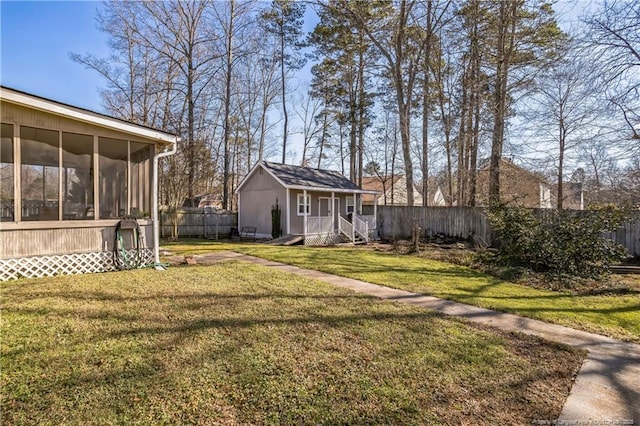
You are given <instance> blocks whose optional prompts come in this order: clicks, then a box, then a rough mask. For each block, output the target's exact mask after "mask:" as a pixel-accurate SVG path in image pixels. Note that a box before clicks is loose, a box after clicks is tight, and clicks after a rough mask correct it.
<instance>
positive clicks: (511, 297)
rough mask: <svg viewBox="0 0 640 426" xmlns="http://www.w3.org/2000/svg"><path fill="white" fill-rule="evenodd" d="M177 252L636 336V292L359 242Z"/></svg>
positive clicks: (210, 246) (189, 247) (639, 302)
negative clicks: (530, 280)
mask: <svg viewBox="0 0 640 426" xmlns="http://www.w3.org/2000/svg"><path fill="white" fill-rule="evenodd" d="M171 247H172V248H173V249H174V250H176V251H177V252H179V253H185V252H194V253H204V252H206V251H211V250H221V249H226V250H235V251H238V252H242V253H246V254H251V255H254V256H258V257H262V258H266V259H270V260H274V261H278V262H283V263H288V264H292V265H296V266H300V267H304V268H310V269H317V270H320V271H323V272H328V273H332V274H336V275H342V276H345V277H350V278H356V279H360V280H363V281H367V282H371V283H374V284H382V285H386V286H390V287H394V288H400V289H404V290H409V291H413V292H417V293H424V294H428V295H432V296H437V297H441V298H445V299H450V300H456V301H459V302H464V303H469V304H471V305H476V306H482V307H485V308H489V309H496V310H499V311H504V312H512V313H515V314H518V315H523V316H527V317H530V318H536V319H540V320H543V321H547V322H550V323H555V324H561V325H565V326H568V327H573V328H577V329H580V330H585V331H590V332H594V333H599V334H603V335H607V336H611V337H614V338H618V339H623V340H627V341H632V342H640V293H639V292H635V293H630V294H624V295H616V294H614V295H606V294H605V295H581V296H577V295H573V294H571V293H568V292H558V291H547V290H541V289H536V288H532V287H528V286H525V285H520V284H513V283H509V282H505V281H501V280H498V279H496V278H493V277H491V276H488V275H485V274H481V273H479V272H476V271H474V270H473V269H470V268H467V267H464V266H457V265H452V264H448V263H443V262H438V261H433V260H428V259H421V258H419V257H415V256H408V255H395V254H389V253H380V252H376V251H373V250H366V249H361V248H311V247H301V246H296V247H280V246H268V245H260V244H224V243H207V242H200V243H193V244H192V243H189V244H180V245H173V246H171Z"/></svg>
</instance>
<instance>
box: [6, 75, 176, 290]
mask: <svg viewBox="0 0 640 426" xmlns="http://www.w3.org/2000/svg"><path fill="white" fill-rule="evenodd" d="M0 93H1V102H2V105H1V106H2V122H1V133H2V135H1V136H2V141H1V144H0V280H6V279H11V278H18V277H38V276H47V275H54V274H64V273H82V272H99V271H107V270H112V269H114V264H113V259H112V251H113V248H114V247H113V246H114V238H115V227H116V225H117V224H118V223H119V222H120V219H121V218H122V217H124V216H132V217H134V218H136V219H137V222H138V224H139V229H140V233H141V239H142V241H143V247H142V248H140V249H139V250H138V253H137V256H140V257H142V259H141V261H140V262H139V263H140V264H144V265H154V264H156V263H158V256H157V249H158V238H157V233H156V232H154V231H155V229H154V228H155V227H156V225H157V220H156V218H157V180H156V176H157V161H158V157H160V156H165V155H170V154H172V153H173V152H175V147H176V143H177V138H176V136H174V135H171V134H169V133H165V132H161V131H158V130H155V129H151V128H147V127H143V126H138V125H135V124H132V123H129V122H126V121H122V120H118V119H115V118H112V117H108V116H105V115H102V114H98V113H95V112H92V111H87V110H84V109H80V108H76V107H73V106H70V105H65V104H62V103H59V102H56V101H52V100H49V99H44V98H40V97H38V96H34V95H31V94H28V93H24V92H20V91H17V90H14V89H9V88H6V87H2V88H1V92H0Z"/></svg>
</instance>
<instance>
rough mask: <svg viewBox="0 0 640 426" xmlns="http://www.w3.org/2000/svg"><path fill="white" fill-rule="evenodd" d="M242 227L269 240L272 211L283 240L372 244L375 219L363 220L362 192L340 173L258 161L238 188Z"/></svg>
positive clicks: (370, 192)
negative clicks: (275, 209)
mask: <svg viewBox="0 0 640 426" xmlns="http://www.w3.org/2000/svg"><path fill="white" fill-rule="evenodd" d="M236 192H237V195H238V228H239V229H240V230H241V229H242V228H243V227H248V226H251V227H255V228H256V236H257V237H258V238H271V236H272V229H271V228H272V220H271V209H272V208H273V207H274V206H275V205H276V203H277V204H278V206H279V207H280V210H281V218H280V223H281V228H282V229H281V231H282V234H283V235H299V236H302V237H303V238H304V241H305V244H330V243H333V242H336V241H337V240H338V238H346V239H349V240H352V241H353V240H355V239H357V238H358V237H360V238H362V239H364V240H368V238H369V231H371V230H373V229H375V214H374V215H373V216H369V217H363V216H362V215H361V214H360V212H361V209H360V206H361V201H362V197H363V196H364V195H375V194H376V191H369V190H363V189H360V188H359V187H358V186H357V185H356V184H354V183H353V182H351V181H350V180H349V179H347V178H345V177H344V176H342V175H341V174H340V173H338V172H334V171H328V170H319V169H312V168H308V167H299V166H291V165H287V164H277V163H270V162H267V161H259V162H258V163H257V164H256V165H255V166H254V167H253V168H252V169H251V171H250V172H249V173H248V174H247V176H246V177H245V178H244V179H243V180H242V182H241V183H240V185H239V186H238V189H237V191H236Z"/></svg>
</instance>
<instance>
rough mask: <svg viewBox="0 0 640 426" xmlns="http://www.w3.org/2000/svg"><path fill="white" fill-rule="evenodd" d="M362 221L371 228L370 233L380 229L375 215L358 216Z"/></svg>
mask: <svg viewBox="0 0 640 426" xmlns="http://www.w3.org/2000/svg"><path fill="white" fill-rule="evenodd" d="M358 217H359V218H360V219H362V220H364V221H365V222H367V226H368V227H369V231H371V230H373V229H378V227H377V226H376V225H377V223H376V217H375V216H374V215H360V216H358Z"/></svg>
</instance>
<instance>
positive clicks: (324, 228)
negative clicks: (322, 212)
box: [307, 216, 332, 234]
mask: <svg viewBox="0 0 640 426" xmlns="http://www.w3.org/2000/svg"><path fill="white" fill-rule="evenodd" d="M331 231H332V230H331V217H330V216H329V217H327V216H308V217H307V234H329V233H331Z"/></svg>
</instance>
